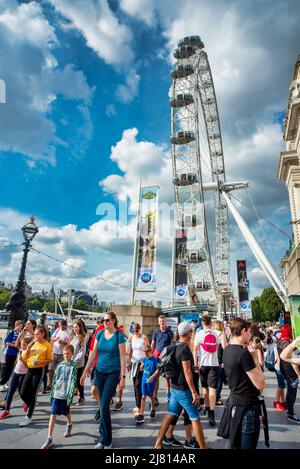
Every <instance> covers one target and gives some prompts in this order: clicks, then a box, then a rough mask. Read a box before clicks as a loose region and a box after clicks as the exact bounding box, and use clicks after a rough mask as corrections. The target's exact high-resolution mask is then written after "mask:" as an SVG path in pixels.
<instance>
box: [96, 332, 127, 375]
mask: <svg viewBox="0 0 300 469" xmlns="http://www.w3.org/2000/svg"><path fill="white" fill-rule="evenodd" d="M104 334H105V332H104V331H103V332H102V331H99V332H98V334H97V336H96V339H97V341H98V349H97V350H98V360H97V365H96V368H97V370H98V371H101V372H102V373H112V372H114V371H119V370H121V360H120V351H119V344H125V342H126V339H125V337H124V335H123V334H122V333H121V332H119V331H118V330H116V331H115V333H114V335H113V336H112V337H110V339H106V338H105V335H104Z"/></svg>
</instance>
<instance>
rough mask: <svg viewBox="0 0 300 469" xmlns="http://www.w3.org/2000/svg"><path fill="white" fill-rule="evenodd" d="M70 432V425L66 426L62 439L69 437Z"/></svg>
mask: <svg viewBox="0 0 300 469" xmlns="http://www.w3.org/2000/svg"><path fill="white" fill-rule="evenodd" d="M71 432H72V424H70V425H69V424H67V426H66V431H65V433H64V437H65V438H68V437H69V436H71V434H72V433H71Z"/></svg>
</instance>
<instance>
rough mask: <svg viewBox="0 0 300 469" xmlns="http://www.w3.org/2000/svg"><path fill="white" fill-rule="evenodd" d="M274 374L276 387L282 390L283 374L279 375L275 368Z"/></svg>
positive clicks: (283, 385) (283, 383) (279, 372)
mask: <svg viewBox="0 0 300 469" xmlns="http://www.w3.org/2000/svg"><path fill="white" fill-rule="evenodd" d="M275 374H276V378H277V387H278V388H279V389H284V388H285V381H284V377H283V374H282V373H281V371H280V370H276V368H275Z"/></svg>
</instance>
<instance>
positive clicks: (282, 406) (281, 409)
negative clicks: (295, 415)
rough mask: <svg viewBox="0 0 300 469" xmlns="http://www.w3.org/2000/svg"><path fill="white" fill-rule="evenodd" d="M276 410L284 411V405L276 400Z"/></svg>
mask: <svg viewBox="0 0 300 469" xmlns="http://www.w3.org/2000/svg"><path fill="white" fill-rule="evenodd" d="M275 408H276V410H280V411H281V412H284V411H285V407H284V405H282V404H281V402H276V407H275Z"/></svg>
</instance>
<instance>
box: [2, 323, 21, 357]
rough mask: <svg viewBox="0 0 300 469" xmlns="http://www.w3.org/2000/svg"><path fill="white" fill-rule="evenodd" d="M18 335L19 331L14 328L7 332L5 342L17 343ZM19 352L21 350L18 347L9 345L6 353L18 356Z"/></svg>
mask: <svg viewBox="0 0 300 469" xmlns="http://www.w3.org/2000/svg"><path fill="white" fill-rule="evenodd" d="M18 335H19V333H18V332H17V331H15V330H12V331H10V332H9V333H8V334H7V336H6V337H5V341H4V342H5V343H6V342H11V343H12V344H13V343H16V340H17V338H18ZM18 352H19V350H18V349H17V348H16V347H11V346H9V345H8V346H7V347H6V349H5V355H8V356H10V357H16V356H17V355H18Z"/></svg>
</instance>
